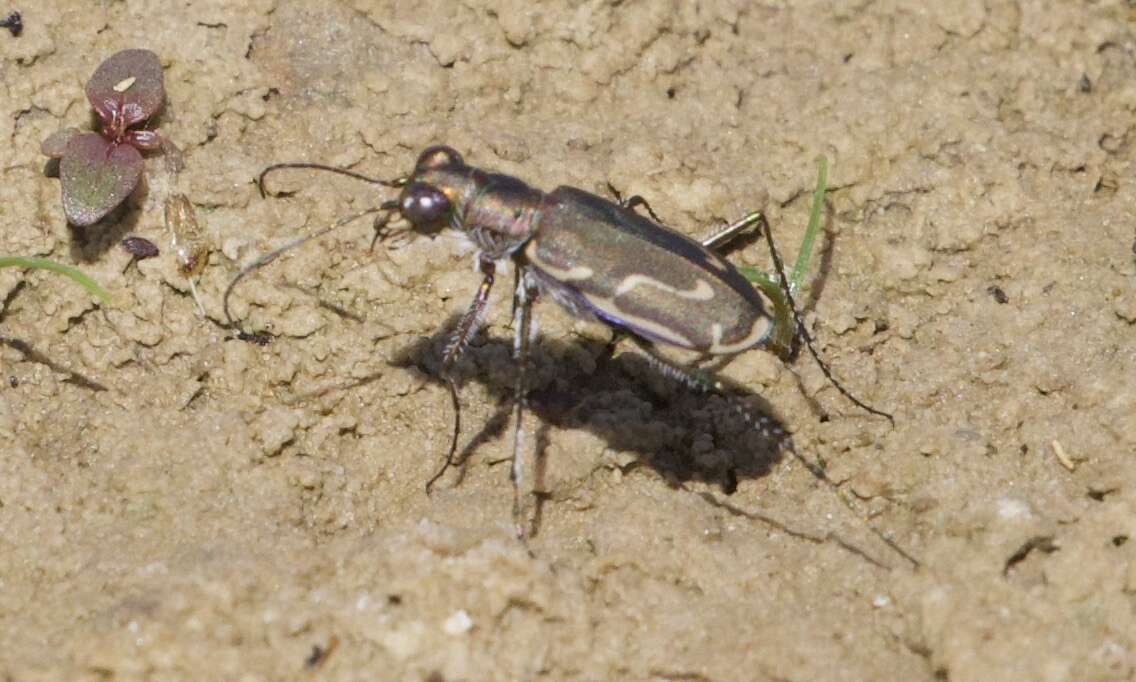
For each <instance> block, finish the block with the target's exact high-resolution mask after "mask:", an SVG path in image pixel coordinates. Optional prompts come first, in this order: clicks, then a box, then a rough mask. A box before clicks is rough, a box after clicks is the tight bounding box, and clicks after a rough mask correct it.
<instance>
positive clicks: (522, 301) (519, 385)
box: [509, 272, 537, 540]
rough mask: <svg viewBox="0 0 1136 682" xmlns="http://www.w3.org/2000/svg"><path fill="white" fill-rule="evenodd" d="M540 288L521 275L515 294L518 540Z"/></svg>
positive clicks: (522, 528)
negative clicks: (529, 382) (534, 308)
mask: <svg viewBox="0 0 1136 682" xmlns="http://www.w3.org/2000/svg"><path fill="white" fill-rule="evenodd" d="M536 297H537V289H536V287H535V286H533V284H532V283H531V282H530V281H529V278H528V277H526V276H525V273H524V272H522V273H520V274H519V275H518V277H517V287H516V290H515V291H514V292H513V311H514V312H513V362H514V363H516V366H517V374H516V378H515V383H514V384H513V462H512V469H511V470H510V474H509V478H510V479H511V480H512V482H513V526H514V529H515V531H516V534H517V538H518V539H520V540H523V539H524V538H525V526H526V521H525V519H524V513H523V512H524V505H523V504H522V495H523V493H522V487H523V484H524V469H525V428H524V419H525V410H526V408H527V407H528V395H527V393H526V384H527V378H528V369H529V345H530V344H531V342H532V333H533V331H534V328H533V326H532V305H533V303H534V302H535V301H536Z"/></svg>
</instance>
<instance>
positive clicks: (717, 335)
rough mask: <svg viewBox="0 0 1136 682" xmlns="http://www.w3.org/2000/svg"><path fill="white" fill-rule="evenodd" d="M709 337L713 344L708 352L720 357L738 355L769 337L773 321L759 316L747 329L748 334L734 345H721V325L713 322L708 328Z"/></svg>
mask: <svg viewBox="0 0 1136 682" xmlns="http://www.w3.org/2000/svg"><path fill="white" fill-rule="evenodd" d="M710 331H711V335H712V336H713V339H714V341H713V343H711V344H710V352H711V353H715V354H720V355H730V354H732V353H740V352H742V351H743V350H746V349H747V348H753V347H754V346H756V345H757V344H759V343H761V342H762V341H764V340H765V339H767V338H768V337H769V334H770V332H772V331H773V319H772V318H770V317H766V316H765V315H761V316H759V317H758V318H757V319H756V320H754V321H753V326H752V327H750V329H749V334H746V335H745V337H744V338H742V339H741V340H740V341H736V342H734V343H722V325H721V324H720V323H718V322H715V323H714V324H713V325H711V326H710Z"/></svg>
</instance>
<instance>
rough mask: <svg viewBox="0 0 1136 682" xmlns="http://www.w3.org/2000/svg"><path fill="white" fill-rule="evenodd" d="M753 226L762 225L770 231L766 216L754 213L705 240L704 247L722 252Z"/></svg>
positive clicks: (758, 212)
mask: <svg viewBox="0 0 1136 682" xmlns="http://www.w3.org/2000/svg"><path fill="white" fill-rule="evenodd" d="M753 225H761V226H763V227H765V228H766V229H769V225H768V223H766V222H765V214H764V213H762V212H761V211H754V212H753V213H749V214H747V215H745V216H744V217H743V218H742V219H741V220H738V221H736V222H733V223H730V224H729V225H726V226H725V227H723V228H721V229H719V230H718V231H716V232H714V233H713V234H711V235H710V236H709V237H707V238H705V239H703V240H702V245H703V246H705V247H706V248H708V249H710V250H712V251H720V250H721V249H722V248H723V247H725V246H726V245H727V244H729V243H730V242H732V241H733V240H734V239H736V238H737V237H738V236H739V235H741V233H743V232H745V231H746V230H747V229H748V228H750V227H752V226H753Z"/></svg>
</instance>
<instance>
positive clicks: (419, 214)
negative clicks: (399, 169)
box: [398, 182, 450, 225]
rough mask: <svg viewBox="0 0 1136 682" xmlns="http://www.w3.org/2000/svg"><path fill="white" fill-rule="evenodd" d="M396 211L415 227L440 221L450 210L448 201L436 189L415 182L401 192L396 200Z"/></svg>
mask: <svg viewBox="0 0 1136 682" xmlns="http://www.w3.org/2000/svg"><path fill="white" fill-rule="evenodd" d="M398 210H399V211H400V212H401V213H402V215H403V217H405V218H406V219H407V220H409V221H410V222H412V223H414V224H415V225H425V224H427V223H433V222H437V221H439V220H441V219H442V218H443V217H445V215H446V212H447V211H449V210H450V200H449V199H447V198H446V195H445V194H442V192H441V191H439V190H438V189H437V188H436V187H433V186H431V185H427V184H426V183H423V182H415V183H411V184H409V185H407V186H406V189H404V190H402V196H401V197H399V200H398Z"/></svg>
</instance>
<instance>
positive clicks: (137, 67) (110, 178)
mask: <svg viewBox="0 0 1136 682" xmlns="http://www.w3.org/2000/svg"><path fill="white" fill-rule="evenodd" d="M86 93H87V99H88V100H89V101H90V102H91V106H92V107H94V109H95V113H96V114H98V117H99V120H100V121H101V122H102V125H101V127H100V130H99V132H97V133H95V132H86V133H84V132H81V131H79V130H77V129H75V128H65V129H63V130H60V131H59V132H57V133H55V134H53V135H51V136H50V137H48V138H47V139H46V140H44V141H43V144H42V145H41V147H40V149H41V151H42V152H43V153H44V154H45V155H46V156H50V157H52V158H56V159H59V160H60V161H59V181H60V185H61V187H62V192H63V213H64V214H65V215H66V216H67V221H68V222H70V223H71V224H73V225H79V226H86V225H92V224H94V223H96V222H98V221H99V220H101V219H102V218H103V217H104V216H105V215H106V214H108V213H110V212H111V211H112V210H114V208H115V207H116V206H118V205H119V204H121V203H122V202H123V201H125V200H126V198H127V197H128V196H130V193H131V192H133V191H134V188H135V187H136V186H137V185H138V179H139V178H140V177H141V176H142V153H141V151H140V150H153V149H161V150H162V151H163V152H165V153H166V154H167V156H168V157H169V158H171V159H172V160H173V162H174V163H175V164H176V155H177V149H176V148H175V147H174V146H173V145H172V144H170V143H169V142H168V141H167V140H166V139H165V138H163V137H162V136H161V135H159V134H158V132H157V131H155V130H147V129H146V128H145V127H141V128H137V127H135V126H137V125H138V124H140V123H144V122H146V121H148V120H149V118H150V117H151V116H153V115H154V114H156V113H157V112H158V110H159V109H161V108H162V102H163V101H164V100H165V97H166V90H165V86H164V85H163V83H162V63H161V62H160V61H159V60H158V55H156V54H154V53H153V52H151V51H150V50H141V49H132V50H123V51H121V52H117V53H115V54H114V55H112V56H111V57H110V58H109V59H107V60H106V61H104V62H103V63H102V64H100V65H99V68H97V69H95V73H94V75H93V76H91V80H89V81H87V87H86Z"/></svg>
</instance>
